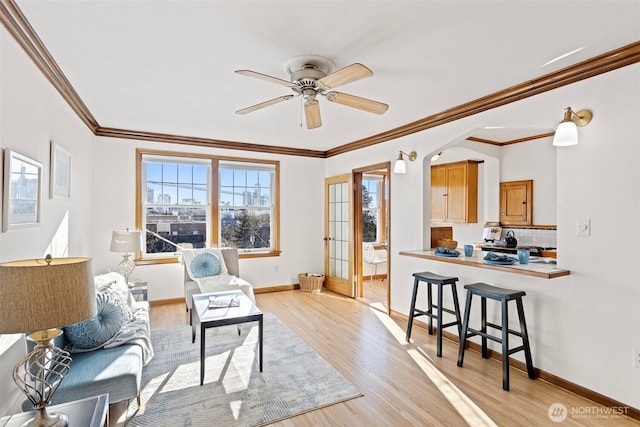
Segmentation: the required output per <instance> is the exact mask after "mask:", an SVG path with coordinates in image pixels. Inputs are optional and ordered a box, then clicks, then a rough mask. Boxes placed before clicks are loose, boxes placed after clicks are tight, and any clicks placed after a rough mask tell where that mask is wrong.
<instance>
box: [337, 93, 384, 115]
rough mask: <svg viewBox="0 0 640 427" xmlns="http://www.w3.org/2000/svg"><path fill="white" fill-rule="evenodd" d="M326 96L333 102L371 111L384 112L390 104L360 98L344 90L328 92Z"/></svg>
mask: <svg viewBox="0 0 640 427" xmlns="http://www.w3.org/2000/svg"><path fill="white" fill-rule="evenodd" d="M326 97H327V99H328V100H329V101H331V102H335V103H337V104H342V105H346V106H347V107H353V108H357V109H359V110H363V111H368V112H369V113H375V114H384V113H385V111H387V109H388V108H389V105H387V104H384V103H382V102H378V101H373V100H371V99H366V98H360V97H359V96H354V95H349V94H346V93H342V92H328V93H327V94H326Z"/></svg>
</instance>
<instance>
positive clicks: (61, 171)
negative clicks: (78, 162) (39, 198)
mask: <svg viewBox="0 0 640 427" xmlns="http://www.w3.org/2000/svg"><path fill="white" fill-rule="evenodd" d="M70 196H71V153H70V152H69V151H67V150H66V149H65V148H64V147H62V146H61V145H59V144H56V143H55V142H53V141H51V176H50V177H49V198H50V199H68V198H69V197H70Z"/></svg>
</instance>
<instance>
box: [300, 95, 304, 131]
mask: <svg viewBox="0 0 640 427" xmlns="http://www.w3.org/2000/svg"><path fill="white" fill-rule="evenodd" d="M302 99H303V98H302V97H300V127H302V109H303V108H304V105H303V104H302Z"/></svg>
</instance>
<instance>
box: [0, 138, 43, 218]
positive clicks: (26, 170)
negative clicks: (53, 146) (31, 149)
mask: <svg viewBox="0 0 640 427" xmlns="http://www.w3.org/2000/svg"><path fill="white" fill-rule="evenodd" d="M41 183H42V164H41V163H40V162H37V161H35V160H33V159H30V158H29V157H27V156H23V155H22V154H19V153H16V152H15V151H11V150H5V153H4V194H3V208H4V211H3V215H2V231H9V230H13V229H18V228H26V227H34V226H38V225H40V193H41V190H40V186H41Z"/></svg>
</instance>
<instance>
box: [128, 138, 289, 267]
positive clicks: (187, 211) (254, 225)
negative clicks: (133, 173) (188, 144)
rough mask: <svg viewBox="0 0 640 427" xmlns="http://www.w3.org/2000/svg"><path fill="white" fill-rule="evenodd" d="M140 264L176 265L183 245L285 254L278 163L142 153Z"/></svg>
mask: <svg viewBox="0 0 640 427" xmlns="http://www.w3.org/2000/svg"><path fill="white" fill-rule="evenodd" d="M137 159H138V162H137V176H138V180H137V181H138V182H139V185H138V187H137V204H136V205H137V206H136V226H137V227H138V228H140V229H141V230H142V231H143V233H144V236H145V237H144V241H145V243H146V244H145V245H143V249H142V252H141V254H140V257H139V259H138V260H137V261H138V263H154V262H167V260H168V262H174V261H175V260H176V259H177V258H176V252H177V249H178V245H180V246H187V247H193V248H203V247H212V246H214V247H215V246H217V247H236V248H238V249H239V252H240V253H241V254H243V253H244V254H246V253H251V254H253V255H254V256H265V255H277V254H279V239H278V210H277V201H278V193H277V182H278V166H279V164H278V162H271V161H263V160H250V159H236V158H217V157H211V156H203V155H194V154H188V153H167V152H159V151H146V150H138V151H137Z"/></svg>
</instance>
